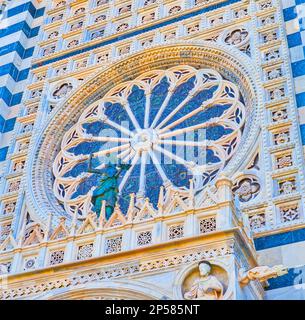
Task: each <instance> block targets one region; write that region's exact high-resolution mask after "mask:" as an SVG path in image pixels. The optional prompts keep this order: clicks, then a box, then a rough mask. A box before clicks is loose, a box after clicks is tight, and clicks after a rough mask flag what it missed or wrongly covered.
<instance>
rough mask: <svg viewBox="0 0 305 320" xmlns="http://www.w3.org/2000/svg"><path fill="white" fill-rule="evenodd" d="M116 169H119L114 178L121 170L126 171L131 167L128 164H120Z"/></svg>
mask: <svg viewBox="0 0 305 320" xmlns="http://www.w3.org/2000/svg"><path fill="white" fill-rule="evenodd" d="M118 167H119V170H118V171H117V173H116V174H115V176H116V177H118V176H119V175H120V173H121V172H122V171H123V170H126V171H127V170H128V169H129V168H130V167H131V165H130V164H121V165H119V166H118Z"/></svg>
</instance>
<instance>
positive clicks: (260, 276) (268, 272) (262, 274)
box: [239, 265, 288, 284]
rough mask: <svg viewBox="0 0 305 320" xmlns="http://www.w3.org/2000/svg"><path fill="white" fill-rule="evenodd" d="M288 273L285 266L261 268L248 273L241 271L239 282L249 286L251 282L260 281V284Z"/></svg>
mask: <svg viewBox="0 0 305 320" xmlns="http://www.w3.org/2000/svg"><path fill="white" fill-rule="evenodd" d="M287 272H288V270H287V268H285V267H284V266H283V265H277V266H273V267H268V266H259V267H255V268H253V269H250V270H248V271H245V270H244V269H240V270H239V282H240V283H242V284H248V283H249V282H250V281H255V280H258V281H260V282H264V281H267V280H268V279H271V278H276V277H280V276H282V275H284V274H286V273H287Z"/></svg>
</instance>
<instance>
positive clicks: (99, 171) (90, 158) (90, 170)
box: [88, 153, 103, 174]
mask: <svg viewBox="0 0 305 320" xmlns="http://www.w3.org/2000/svg"><path fill="white" fill-rule="evenodd" d="M88 172H90V173H97V174H102V173H103V170H99V169H94V168H92V153H90V156H89V164H88Z"/></svg>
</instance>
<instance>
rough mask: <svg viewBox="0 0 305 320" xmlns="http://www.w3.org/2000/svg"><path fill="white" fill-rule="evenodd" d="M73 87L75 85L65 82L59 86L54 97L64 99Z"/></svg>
mask: <svg viewBox="0 0 305 320" xmlns="http://www.w3.org/2000/svg"><path fill="white" fill-rule="evenodd" d="M72 89H73V86H72V84H71V83H64V84H62V85H61V86H59V87H58V88H57V89H56V90H55V91H54V93H53V97H54V98H55V99H58V100H59V99H62V98H63V97H65V96H66V95H67V94H68V93H69V92H70V91H71V90H72Z"/></svg>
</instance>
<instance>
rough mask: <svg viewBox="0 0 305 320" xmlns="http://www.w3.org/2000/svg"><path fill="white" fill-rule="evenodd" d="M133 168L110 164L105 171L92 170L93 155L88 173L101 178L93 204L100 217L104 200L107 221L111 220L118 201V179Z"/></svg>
mask: <svg viewBox="0 0 305 320" xmlns="http://www.w3.org/2000/svg"><path fill="white" fill-rule="evenodd" d="M130 167H131V165H129V164H119V165H115V164H113V163H110V164H108V165H106V166H105V168H104V169H94V168H92V154H90V157H89V166H88V172H90V173H95V174H99V175H100V176H101V178H100V180H99V183H98V185H97V187H96V189H94V191H93V194H92V199H91V202H92V204H93V210H94V211H95V212H96V214H97V215H98V216H100V213H101V209H102V204H103V200H105V202H106V219H109V217H110V216H111V214H112V213H113V211H114V208H115V205H116V202H117V200H118V193H119V189H118V179H119V175H120V173H121V171H123V170H128V169H129V168H130Z"/></svg>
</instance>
